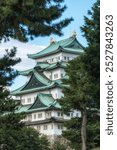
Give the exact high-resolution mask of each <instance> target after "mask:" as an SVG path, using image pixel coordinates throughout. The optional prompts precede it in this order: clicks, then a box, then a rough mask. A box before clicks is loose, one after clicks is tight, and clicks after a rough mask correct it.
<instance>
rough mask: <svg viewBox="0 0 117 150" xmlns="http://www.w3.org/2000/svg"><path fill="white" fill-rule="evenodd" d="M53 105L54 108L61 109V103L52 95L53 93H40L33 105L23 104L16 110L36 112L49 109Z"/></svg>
mask: <svg viewBox="0 0 117 150" xmlns="http://www.w3.org/2000/svg"><path fill="white" fill-rule="evenodd" d="M51 106H52V108H53V109H60V108H61V106H60V105H59V103H58V102H57V101H56V100H55V99H54V98H53V97H52V95H51V94H44V93H39V94H38V95H37V97H36V100H35V102H34V103H33V104H32V105H22V106H20V107H19V109H18V110H17V111H16V112H26V113H30V112H35V111H42V110H48V109H50V108H51Z"/></svg>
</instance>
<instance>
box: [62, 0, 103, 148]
mask: <svg viewBox="0 0 117 150" xmlns="http://www.w3.org/2000/svg"><path fill="white" fill-rule="evenodd" d="M99 4H100V1H99V0H97V2H96V3H95V4H94V5H93V7H92V10H91V11H89V12H88V14H89V15H90V19H89V18H88V17H85V18H84V19H85V25H84V26H83V27H81V30H82V31H83V33H84V37H85V38H86V40H87V43H88V46H87V47H86V48H85V50H84V53H83V54H81V55H80V56H79V57H77V58H76V59H74V60H72V61H71V62H69V64H68V66H67V69H66V75H67V76H68V77H69V78H68V79H64V80H63V82H64V84H66V85H69V86H66V87H64V89H63V93H64V97H63V98H62V99H61V105H62V107H63V110H64V111H66V112H67V111H70V110H80V111H81V121H80V120H79V123H80V126H79V128H80V136H79V137H78V135H76V134H75V135H73V134H72V133H73V132H72V129H74V126H75V124H73V122H72V120H71V122H70V124H67V125H66V127H68V132H69V134H68V132H67V131H65V132H64V134H63V135H64V136H65V137H66V138H68V137H69V139H70V138H71V136H75V137H76V138H75V139H77V144H79V138H80V139H81V141H82V150H88V149H91V147H95V146H99V104H100V103H99V100H100V86H99V84H100V6H99ZM94 118H97V120H95V119H94ZM91 126H92V127H93V129H94V132H93V129H92V130H91ZM70 129H71V132H70ZM89 133H90V134H89ZM91 133H92V134H91ZM67 134H68V135H67ZM70 134H71V136H69V135H70ZM89 135H90V137H89ZM71 141H72V142H73V138H71ZM91 142H92V143H91ZM76 149H78V147H77V148H76ZM80 149H81V147H80Z"/></svg>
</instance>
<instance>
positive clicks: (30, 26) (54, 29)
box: [0, 0, 73, 41]
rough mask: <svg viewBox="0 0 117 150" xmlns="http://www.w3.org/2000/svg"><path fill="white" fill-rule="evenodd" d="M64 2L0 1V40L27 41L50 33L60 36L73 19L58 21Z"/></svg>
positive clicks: (55, 0) (63, 8)
mask: <svg viewBox="0 0 117 150" xmlns="http://www.w3.org/2000/svg"><path fill="white" fill-rule="evenodd" d="M63 2H64V0H4V1H3V0H0V25H1V26H0V40H2V39H4V40H7V39H8V38H9V37H12V38H15V39H18V40H20V41H27V40H28V39H29V38H30V39H33V38H34V37H38V36H46V35H47V36H48V35H50V34H51V33H53V34H56V35H62V32H61V30H62V28H64V27H66V26H67V25H68V24H69V23H70V22H71V21H72V20H73V19H72V18H66V19H62V20H59V18H60V17H61V16H62V14H63V12H64V11H65V10H66V6H65V5H62V4H63Z"/></svg>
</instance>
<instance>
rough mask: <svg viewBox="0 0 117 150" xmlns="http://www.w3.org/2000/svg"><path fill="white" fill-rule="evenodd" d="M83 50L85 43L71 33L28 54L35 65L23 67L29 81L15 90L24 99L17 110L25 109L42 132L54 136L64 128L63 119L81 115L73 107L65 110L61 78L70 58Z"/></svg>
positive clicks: (29, 122) (27, 120)
mask: <svg viewBox="0 0 117 150" xmlns="http://www.w3.org/2000/svg"><path fill="white" fill-rule="evenodd" d="M82 52H83V47H82V45H81V44H80V43H79V42H78V40H77V39H76V35H75V34H74V35H73V36H72V37H70V38H67V39H64V40H61V41H58V42H55V41H53V40H52V39H51V43H50V45H49V46H48V47H47V48H45V49H44V50H42V51H40V52H38V53H36V54H30V55H28V57H29V58H32V59H34V60H35V61H36V65H35V67H34V68H32V69H29V70H26V71H21V72H20V74H21V75H24V76H27V80H28V81H27V82H26V83H25V84H24V85H23V86H22V87H20V88H18V89H16V90H14V91H12V95H14V96H15V97H16V98H17V99H20V100H21V106H20V107H19V109H18V112H25V113H26V118H25V119H24V120H23V121H24V122H25V124H26V125H27V126H31V127H33V128H35V129H36V130H37V131H39V132H40V133H41V134H45V135H47V136H48V137H49V138H51V139H54V138H55V137H56V136H58V135H61V134H62V130H65V128H64V126H63V123H64V122H65V121H66V120H68V119H70V118H71V117H80V112H78V111H71V112H69V113H68V114H67V115H65V114H63V112H62V110H61V106H60V104H59V99H60V98H61V97H62V96H64V95H63V93H62V87H63V86H64V85H63V83H62V81H61V79H62V78H64V77H65V70H64V69H65V67H66V65H67V63H68V61H70V60H72V59H74V58H75V57H77V56H78V55H80V53H82Z"/></svg>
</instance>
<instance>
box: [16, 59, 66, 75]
mask: <svg viewBox="0 0 117 150" xmlns="http://www.w3.org/2000/svg"><path fill="white" fill-rule="evenodd" d="M66 66H67V62H62V61H61V62H55V63H52V64H49V63H48V62H37V64H36V66H35V67H34V68H32V69H28V70H25V71H19V74H20V75H24V76H28V75H31V74H32V72H33V71H34V70H39V71H48V70H52V69H56V68H65V67H66Z"/></svg>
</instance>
